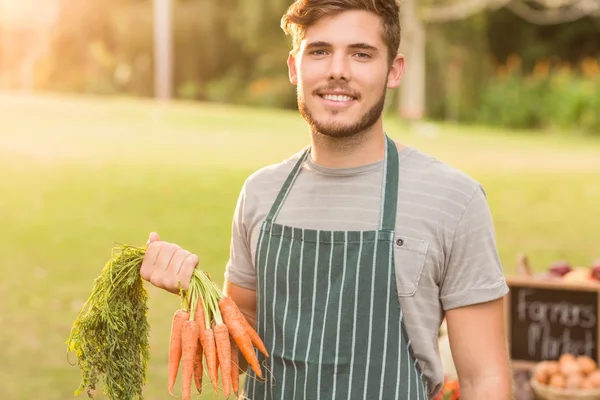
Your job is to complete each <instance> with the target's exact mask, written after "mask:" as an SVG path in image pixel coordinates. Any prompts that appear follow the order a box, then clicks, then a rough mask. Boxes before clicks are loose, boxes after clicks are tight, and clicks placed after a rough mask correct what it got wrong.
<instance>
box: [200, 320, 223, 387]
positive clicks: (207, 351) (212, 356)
mask: <svg viewBox="0 0 600 400" xmlns="http://www.w3.org/2000/svg"><path fill="white" fill-rule="evenodd" d="M203 335H204V336H203V337H204V340H203V342H202V344H203V345H204V355H205V356H206V368H207V369H208V377H209V378H210V381H211V383H212V385H213V387H214V388H215V390H216V391H218V390H219V386H218V385H219V384H218V375H217V374H218V368H219V366H218V364H217V361H218V360H217V345H216V342H215V335H214V332H213V330H212V328H207V329H205V330H204V334H203Z"/></svg>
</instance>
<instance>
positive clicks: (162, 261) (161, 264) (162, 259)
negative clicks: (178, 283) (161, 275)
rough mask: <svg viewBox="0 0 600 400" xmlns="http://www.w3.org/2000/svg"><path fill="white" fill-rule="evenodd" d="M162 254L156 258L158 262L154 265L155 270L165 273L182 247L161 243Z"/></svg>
mask: <svg viewBox="0 0 600 400" xmlns="http://www.w3.org/2000/svg"><path fill="white" fill-rule="evenodd" d="M161 243H162V245H161V246H160V252H159V253H158V256H157V257H156V262H155V263H154V268H155V269H156V270H158V271H162V272H165V271H167V269H168V268H169V266H170V264H171V259H172V258H173V256H174V255H175V252H176V251H177V250H179V249H180V248H181V247H179V246H177V245H176V244H173V243H167V242H161Z"/></svg>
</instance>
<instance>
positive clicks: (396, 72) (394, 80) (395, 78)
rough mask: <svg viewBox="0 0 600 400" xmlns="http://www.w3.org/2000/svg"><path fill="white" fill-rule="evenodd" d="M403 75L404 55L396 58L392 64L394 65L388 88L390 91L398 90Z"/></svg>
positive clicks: (390, 73) (389, 75) (391, 69)
mask: <svg viewBox="0 0 600 400" xmlns="http://www.w3.org/2000/svg"><path fill="white" fill-rule="evenodd" d="M403 75H404V56H403V55H402V54H398V55H397V56H396V58H394V62H392V65H391V66H390V72H389V74H388V84H387V87H388V88H390V89H393V88H397V87H398V86H399V85H400V81H401V80H402V76H403Z"/></svg>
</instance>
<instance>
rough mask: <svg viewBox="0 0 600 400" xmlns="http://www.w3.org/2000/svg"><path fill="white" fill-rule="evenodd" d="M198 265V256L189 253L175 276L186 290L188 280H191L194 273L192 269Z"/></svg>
mask: <svg viewBox="0 0 600 400" xmlns="http://www.w3.org/2000/svg"><path fill="white" fill-rule="evenodd" d="M197 266H198V256H197V255H195V254H190V255H189V256H188V257H186V259H185V260H183V264H182V265H181V268H180V269H179V273H178V274H177V278H178V280H179V282H181V287H182V288H183V289H185V290H187V289H188V288H189V287H190V281H191V280H192V275H193V274H194V269H195V268H196V267H197Z"/></svg>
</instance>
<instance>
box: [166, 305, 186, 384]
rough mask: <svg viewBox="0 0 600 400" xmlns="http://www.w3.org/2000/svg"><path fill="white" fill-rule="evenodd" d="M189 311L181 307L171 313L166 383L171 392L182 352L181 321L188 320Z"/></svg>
mask: <svg viewBox="0 0 600 400" xmlns="http://www.w3.org/2000/svg"><path fill="white" fill-rule="evenodd" d="M189 317H190V313H189V312H188V311H185V310H183V309H179V310H177V311H175V314H173V321H172V322H171V338H170V341H169V360H168V363H169V364H168V375H167V376H168V384H169V393H170V394H171V396H174V394H173V386H174V385H175V379H176V378H177V371H178V370H179V362H180V361H181V352H182V341H181V334H182V327H183V323H184V322H185V321H187V320H188V318H189Z"/></svg>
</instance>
